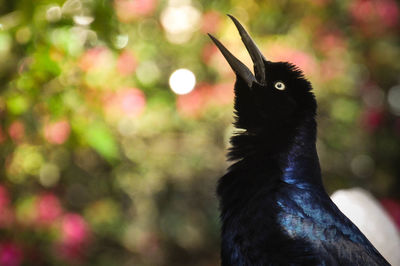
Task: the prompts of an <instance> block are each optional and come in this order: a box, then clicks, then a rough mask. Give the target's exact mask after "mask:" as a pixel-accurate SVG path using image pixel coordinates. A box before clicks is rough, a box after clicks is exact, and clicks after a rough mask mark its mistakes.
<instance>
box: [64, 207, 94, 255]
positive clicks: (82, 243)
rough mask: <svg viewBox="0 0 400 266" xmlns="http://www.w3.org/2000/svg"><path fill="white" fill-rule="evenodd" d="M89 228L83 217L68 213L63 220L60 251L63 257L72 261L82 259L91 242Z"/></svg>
mask: <svg viewBox="0 0 400 266" xmlns="http://www.w3.org/2000/svg"><path fill="white" fill-rule="evenodd" d="M89 237H90V231H89V226H88V224H87V223H86V221H85V220H84V218H83V217H82V216H80V215H79V214H76V213H67V214H65V215H64V217H63V218H62V220H61V239H60V241H59V243H58V244H59V245H58V251H59V252H60V253H61V254H60V255H62V256H63V257H65V258H67V259H71V260H76V259H79V258H81V257H82V256H83V255H84V253H85V247H86V246H87V244H88V242H89Z"/></svg>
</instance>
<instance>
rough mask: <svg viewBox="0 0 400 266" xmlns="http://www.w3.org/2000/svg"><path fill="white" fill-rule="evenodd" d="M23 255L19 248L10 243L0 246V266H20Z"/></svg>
mask: <svg viewBox="0 0 400 266" xmlns="http://www.w3.org/2000/svg"><path fill="white" fill-rule="evenodd" d="M22 259H23V253H22V250H21V248H20V247H18V246H17V245H16V244H14V243H11V242H6V243H2V244H0V265H1V266H18V265H21V263H22Z"/></svg>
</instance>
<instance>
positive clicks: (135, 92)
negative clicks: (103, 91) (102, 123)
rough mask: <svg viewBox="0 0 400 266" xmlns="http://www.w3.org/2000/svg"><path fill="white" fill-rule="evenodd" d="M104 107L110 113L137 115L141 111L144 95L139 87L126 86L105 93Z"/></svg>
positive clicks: (143, 106)
mask: <svg viewBox="0 0 400 266" xmlns="http://www.w3.org/2000/svg"><path fill="white" fill-rule="evenodd" d="M103 101H104V104H105V109H106V112H108V113H109V114H111V115H113V114H114V115H121V114H123V115H128V116H133V117H137V116H139V115H140V114H142V113H143V111H144V108H145V106H146V97H145V95H144V93H143V92H142V91H141V90H140V89H136V88H126V89H122V90H119V91H117V92H113V93H109V94H107V95H105V97H104V99H103Z"/></svg>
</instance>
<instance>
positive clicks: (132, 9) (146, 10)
mask: <svg viewBox="0 0 400 266" xmlns="http://www.w3.org/2000/svg"><path fill="white" fill-rule="evenodd" d="M156 7H157V0H116V1H115V9H116V12H117V16H118V18H119V20H120V21H122V22H129V21H132V20H134V19H136V18H138V17H143V16H147V15H150V14H151V13H152V12H153V11H154V10H155V8H156Z"/></svg>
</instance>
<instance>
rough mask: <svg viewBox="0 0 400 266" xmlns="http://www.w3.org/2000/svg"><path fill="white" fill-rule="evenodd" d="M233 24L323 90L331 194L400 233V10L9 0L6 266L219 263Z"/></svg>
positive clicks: (5, 30) (2, 138) (366, 0)
mask: <svg viewBox="0 0 400 266" xmlns="http://www.w3.org/2000/svg"><path fill="white" fill-rule="evenodd" d="M226 13H229V14H232V15H234V16H236V17H237V18H238V19H239V20H240V21H241V22H242V23H243V24H244V25H245V27H246V28H247V29H248V30H249V32H250V33H251V35H252V36H253V37H254V39H255V40H256V42H257V43H258V44H259V46H260V48H261V49H262V51H263V53H264V54H265V56H266V58H268V59H270V60H272V61H277V60H285V61H290V62H293V63H295V64H297V65H298V66H299V67H300V68H301V69H303V70H304V72H305V74H306V76H307V77H308V78H309V80H310V81H311V82H312V84H313V86H314V92H315V94H316V97H317V100H318V103H319V109H318V122H319V132H318V150H319V155H320V160H321V165H322V169H323V176H324V183H325V185H326V187H327V190H328V192H330V193H331V192H333V191H335V190H337V189H339V188H349V187H354V186H358V187H363V188H365V189H367V190H369V191H371V192H372V193H373V194H374V195H375V196H376V197H377V198H378V199H380V200H381V202H382V203H383V205H384V206H385V207H386V209H387V210H388V211H389V213H390V214H391V215H392V217H393V219H394V220H396V219H397V223H398V225H400V207H399V206H400V205H399V203H398V200H399V196H400V193H399V192H400V145H399V144H400V143H399V139H400V76H399V71H400V60H399V59H400V42H399V40H400V34H399V25H400V24H399V16H400V11H399V2H397V1H395V0H351V1H348V0H341V1H339V0H308V1H305V0H302V1H300V0H292V1H286V0H283V1H282V0H280V1H256V0H246V1H239V0H231V1H228V0H222V1H207V0H168V1H166V0H114V1H112V0H98V1H97V0H67V1H64V0H36V1H29V0H14V1H10V0H0V265H6V266H16V265H104V266H112V265H218V262H219V240H218V239H219V237H218V230H219V225H218V207H217V199H216V196H215V184H216V181H217V179H218V178H219V177H220V176H221V175H222V174H223V173H224V171H225V169H226V167H227V166H228V163H227V162H226V161H225V154H226V152H227V148H228V147H229V136H230V134H231V133H232V131H233V127H232V126H231V123H232V120H233V118H232V99H233V94H232V87H233V83H234V75H233V73H232V71H231V70H230V68H229V66H228V64H227V63H226V62H225V60H224V59H223V57H222V56H221V55H220V54H219V52H218V51H217V49H216V47H215V46H214V45H213V44H212V43H211V41H210V40H209V38H208V37H207V35H206V33H208V32H209V33H212V34H214V35H215V36H217V37H218V38H219V39H220V40H221V41H222V42H223V43H224V44H225V45H226V46H227V47H228V48H229V49H230V50H231V51H232V52H233V53H234V54H235V55H237V56H238V57H239V58H240V59H241V60H242V61H243V62H245V63H246V64H247V65H249V66H251V60H250V58H249V56H248V55H247V52H246V50H245V48H244V45H243V44H242V43H241V41H240V37H239V35H238V33H237V32H236V29H235V27H234V25H233V23H232V22H231V21H230V20H229V18H228V17H227V16H225V14H226ZM177 70H179V71H177Z"/></svg>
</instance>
